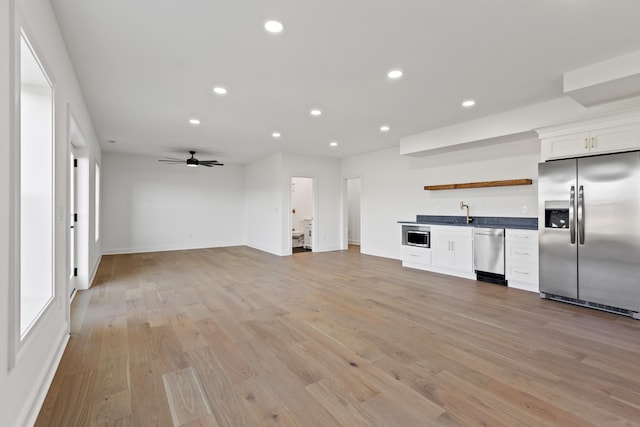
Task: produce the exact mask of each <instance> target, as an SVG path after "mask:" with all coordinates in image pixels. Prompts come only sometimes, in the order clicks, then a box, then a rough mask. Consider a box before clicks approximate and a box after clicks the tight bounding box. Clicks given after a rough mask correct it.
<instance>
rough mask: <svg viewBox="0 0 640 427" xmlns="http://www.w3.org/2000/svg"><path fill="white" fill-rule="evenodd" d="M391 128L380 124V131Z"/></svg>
mask: <svg viewBox="0 0 640 427" xmlns="http://www.w3.org/2000/svg"><path fill="white" fill-rule="evenodd" d="M389 129H391V128H390V127H389V126H380V132H389Z"/></svg>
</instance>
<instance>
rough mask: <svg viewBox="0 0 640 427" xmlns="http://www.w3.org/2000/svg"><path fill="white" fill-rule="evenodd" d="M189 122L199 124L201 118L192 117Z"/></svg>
mask: <svg viewBox="0 0 640 427" xmlns="http://www.w3.org/2000/svg"><path fill="white" fill-rule="evenodd" d="M189 123H191V124H192V125H199V124H200V120H198V119H190V120H189Z"/></svg>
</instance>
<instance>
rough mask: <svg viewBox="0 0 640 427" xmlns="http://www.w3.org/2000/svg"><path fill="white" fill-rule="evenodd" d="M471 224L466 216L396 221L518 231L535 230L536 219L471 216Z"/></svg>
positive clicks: (419, 216) (422, 216)
mask: <svg viewBox="0 0 640 427" xmlns="http://www.w3.org/2000/svg"><path fill="white" fill-rule="evenodd" d="M471 218H472V219H473V222H472V223H471V224H467V217H466V216H444V215H417V216H416V220H415V221H398V223H399V224H411V225H455V226H462V227H487V228H510V229H518V230H537V229H538V218H520V217H504V216H472V217H471Z"/></svg>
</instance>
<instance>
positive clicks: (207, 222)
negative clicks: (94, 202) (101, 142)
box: [101, 152, 245, 253]
mask: <svg viewBox="0 0 640 427" xmlns="http://www.w3.org/2000/svg"><path fill="white" fill-rule="evenodd" d="M101 175H102V194H103V199H102V201H103V203H102V204H103V207H102V233H101V235H102V239H103V242H102V247H103V250H104V253H132V252H148V251H162V250H178V249H192V248H205V247H220V246H235V245H243V244H244V241H245V239H244V203H245V199H244V166H238V165H225V166H222V167H213V168H207V167H198V168H189V167H186V166H184V165H169V164H165V163H160V162H158V159H156V158H152V157H144V156H137V155H129V154H119V153H109V152H104V153H103V155H102V168H101Z"/></svg>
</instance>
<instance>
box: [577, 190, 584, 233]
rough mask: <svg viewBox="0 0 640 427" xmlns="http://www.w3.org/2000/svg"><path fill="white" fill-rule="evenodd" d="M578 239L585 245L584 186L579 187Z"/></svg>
mask: <svg viewBox="0 0 640 427" xmlns="http://www.w3.org/2000/svg"><path fill="white" fill-rule="evenodd" d="M578 240H579V242H580V244H581V245H584V187H583V186H582V185H581V186H580V188H579V189H578Z"/></svg>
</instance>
